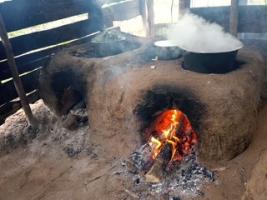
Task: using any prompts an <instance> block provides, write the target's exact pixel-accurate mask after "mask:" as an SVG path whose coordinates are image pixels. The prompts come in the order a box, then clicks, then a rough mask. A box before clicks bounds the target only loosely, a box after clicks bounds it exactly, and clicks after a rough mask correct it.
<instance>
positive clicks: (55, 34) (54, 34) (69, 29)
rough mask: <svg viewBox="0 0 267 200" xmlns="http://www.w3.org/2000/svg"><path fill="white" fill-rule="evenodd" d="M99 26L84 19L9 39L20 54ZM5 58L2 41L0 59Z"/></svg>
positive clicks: (94, 29) (83, 34)
mask: <svg viewBox="0 0 267 200" xmlns="http://www.w3.org/2000/svg"><path fill="white" fill-rule="evenodd" d="M100 28H101V25H99V24H98V23H95V22H94V21H93V20H84V21H81V22H76V23H74V24H69V25H65V26H61V27H58V28H55V29H51V30H45V31H41V32H36V33H32V34H28V35H23V36H20V37H16V38H12V39H10V41H11V44H12V46H13V49H14V53H15V55H16V56H17V55H20V54H23V53H25V52H28V51H31V50H34V49H39V48H43V47H47V46H50V45H55V44H58V43H61V42H65V41H68V40H72V39H75V38H80V37H83V36H85V35H88V34H90V33H93V32H96V31H98V30H99V29H100ZM2 59H5V53H4V48H3V45H2V43H1V44H0V60H2Z"/></svg>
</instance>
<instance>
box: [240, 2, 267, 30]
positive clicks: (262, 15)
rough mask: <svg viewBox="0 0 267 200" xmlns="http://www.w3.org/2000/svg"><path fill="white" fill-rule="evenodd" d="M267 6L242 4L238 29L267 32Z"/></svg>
mask: <svg viewBox="0 0 267 200" xmlns="http://www.w3.org/2000/svg"><path fill="white" fill-rule="evenodd" d="M266 19H267V6H240V7H239V21H238V23H239V24H238V31H239V32H240V33H264V32H267V23H266Z"/></svg>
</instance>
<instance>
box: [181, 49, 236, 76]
mask: <svg viewBox="0 0 267 200" xmlns="http://www.w3.org/2000/svg"><path fill="white" fill-rule="evenodd" d="M240 48H241V47H239V48H237V49H235V50H231V51H226V52H215V53H202V52H192V51H186V52H185V53H184V62H183V68H184V69H187V70H191V71H195V72H200V73H208V74H210V73H214V74H223V73H227V72H230V71H233V70H235V69H237V68H238V64H237V62H236V55H237V52H238V50H239V49H240Z"/></svg>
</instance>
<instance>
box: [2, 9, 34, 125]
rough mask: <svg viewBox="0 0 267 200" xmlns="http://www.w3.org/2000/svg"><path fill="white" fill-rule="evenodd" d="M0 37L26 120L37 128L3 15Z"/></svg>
mask: <svg viewBox="0 0 267 200" xmlns="http://www.w3.org/2000/svg"><path fill="white" fill-rule="evenodd" d="M0 37H1V40H2V43H3V45H4V47H5V53H6V56H7V60H8V64H9V67H10V70H11V73H12V76H13V80H14V85H15V88H16V90H17V92H18V95H19V97H20V100H21V105H22V107H23V110H24V112H25V115H26V118H27V120H28V122H29V123H30V125H32V126H33V127H35V126H36V125H37V124H36V120H35V118H34V117H33V114H32V111H31V108H30V106H29V103H28V101H27V97H26V94H25V91H24V88H23V85H22V82H21V79H20V77H19V74H18V70H17V66H16V62H15V58H14V54H13V50H12V46H11V44H10V42H9V39H8V36H7V31H6V28H5V24H4V21H3V18H2V15H1V14H0Z"/></svg>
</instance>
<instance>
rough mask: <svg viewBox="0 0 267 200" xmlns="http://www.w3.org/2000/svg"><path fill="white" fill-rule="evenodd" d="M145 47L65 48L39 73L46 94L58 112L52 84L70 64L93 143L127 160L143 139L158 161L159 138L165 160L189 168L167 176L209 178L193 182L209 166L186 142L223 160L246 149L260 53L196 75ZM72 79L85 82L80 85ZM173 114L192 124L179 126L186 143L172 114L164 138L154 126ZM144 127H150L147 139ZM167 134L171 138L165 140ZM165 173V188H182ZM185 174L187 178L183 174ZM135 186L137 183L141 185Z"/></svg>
mask: <svg viewBox="0 0 267 200" xmlns="http://www.w3.org/2000/svg"><path fill="white" fill-rule="evenodd" d="M88 46H90V45H88ZM149 48H150V47H149V45H147V44H144V45H143V46H142V47H140V48H138V49H135V50H132V51H130V52H126V53H123V54H119V55H115V56H110V57H105V58H89V57H86V56H85V57H83V56H76V54H75V53H73V52H74V51H77V52H81V50H82V51H84V50H85V51H87V45H86V44H83V45H81V46H76V47H73V48H71V49H66V50H64V51H63V52H60V53H58V54H57V55H55V56H54V58H53V59H52V61H51V62H50V64H49V66H47V67H46V68H45V70H44V71H43V73H42V76H41V89H42V93H43V95H42V96H43V99H44V101H45V103H46V104H47V105H48V106H49V107H50V108H51V109H52V110H55V111H56V113H58V114H59V117H60V113H61V112H60V108H59V107H58V105H59V104H58V102H59V101H62V99H59V98H58V97H59V96H60V95H56V94H55V91H54V90H53V88H52V86H51V85H52V84H51V83H52V82H53V81H54V80H53V77H54V74H55V73H57V74H60V73H63V72H64V71H66V70H71V71H72V75H71V74H70V76H72V77H78V78H76V79H75V80H73V83H75V84H73V87H74V88H75V90H76V91H78V92H81V93H82V94H83V95H81V96H82V97H83V101H84V102H85V103H86V109H87V113H88V120H89V125H90V128H91V129H92V130H93V134H91V140H92V142H98V143H99V145H101V147H102V149H103V151H104V152H106V153H107V155H109V156H110V157H112V158H113V157H116V158H125V159H128V158H129V155H134V156H132V158H136V155H137V157H138V156H139V157H140V151H139V150H138V149H139V148H141V149H143V147H144V146H143V145H145V144H146V143H148V147H150V148H152V149H154V150H155V149H157V150H158V149H160V151H159V153H158V151H156V152H157V153H156V154H152V158H153V157H154V158H155V160H158V158H160V157H161V154H164V152H166V151H165V150H163V149H161V148H162V147H161V145H158V146H157V145H156V146H155V145H154V143H153V142H155V141H156V140H157V141H156V142H155V143H157V142H158V141H160V142H163V141H164V142H163V143H165V144H166V145H164V149H168V148H167V146H170V149H169V150H167V154H168V156H167V157H168V159H165V160H167V166H168V164H169V161H174V160H176V161H179V163H183V164H182V165H179V166H188V167H186V169H183V167H176V168H174V170H178V171H175V172H174V173H172V174H184V175H185V176H186V177H187V176H189V175H188V174H191V175H190V176H195V175H196V176H197V175H198V173H199V171H201V173H200V174H202V175H203V174H204V175H205V174H206V175H207V176H206V175H205V176H202V178H203V179H197V180H201V181H202V180H204V179H205V178H207V177H211V178H210V179H209V178H208V180H212V179H213V178H212V176H211V175H210V172H209V171H208V170H207V169H206V168H205V167H202V166H201V165H199V163H198V159H197V157H196V154H194V153H193V154H190V153H189V152H190V151H187V147H186V146H187V143H188V142H189V150H191V149H194V146H195V144H196V140H197V141H198V145H197V154H198V155H199V157H200V158H201V159H203V160H206V161H216V160H228V159H231V158H233V157H234V156H236V155H238V154H239V153H241V152H242V151H244V149H246V147H247V146H248V145H249V143H250V140H251V137H252V134H253V130H254V127H255V119H256V113H257V112H256V111H257V110H256V108H257V105H258V103H259V99H260V91H261V87H262V80H263V77H264V72H263V69H264V67H263V59H262V58H261V56H259V55H258V54H257V53H255V52H252V51H250V50H249V49H244V50H242V51H240V53H239V56H238V59H239V60H242V62H243V63H244V64H243V65H242V66H241V67H240V68H239V69H237V70H235V71H232V72H230V73H227V74H220V75H219V74H200V73H196V72H191V71H187V70H184V69H182V67H181V61H180V60H169V61H160V60H152V57H153V56H152V57H151V54H150V53H149V52H150V50H149ZM228 83H231V84H228ZM70 84H71V83H70ZM75 85H79V86H80V85H82V88H83V89H82V91H79V87H76V86H75ZM62 91H64V89H63V90H62ZM180 111H181V113H180ZM176 112H177V113H180V116H184V117H183V118H184V119H188V121H189V122H190V124H189V123H187V124H189V125H186V126H185V128H184V130H183V131H182V132H184V133H186V132H187V129H188V130H189V129H190V131H188V132H190V133H189V137H187V136H185V138H186V140H185V142H184V143H179V142H178V139H179V140H180V139H183V136H180V135H179V134H178V135H177V131H176V130H177V125H175V123H174V122H176V120H174V122H172V120H169V122H171V124H172V123H174V124H172V128H171V131H169V132H168V133H169V134H168V136H166V137H165V136H164V137H162V135H164V131H162V129H161V128H160V130H161V131H156V132H153V131H154V130H158V123H159V122H160V121H162V117H163V118H165V117H164V116H165V115H167V116H168V114H169V113H172V114H171V115H173V114H174V113H176ZM174 116H176V114H174ZM185 116H186V117H185ZM169 119H172V117H170V118H169ZM163 121H164V120H163ZM178 121H179V120H178ZM185 121H186V122H188V121H187V120H185ZM186 122H184V123H185V124H186ZM153 123H156V125H155V124H153ZM159 124H160V123H159ZM151 127H152V128H151ZM168 128H169V127H167V129H168ZM164 130H165V128H164ZM174 130H175V131H174ZM193 130H194V131H193ZM178 132H179V131H178ZM195 132H196V134H197V137H195ZM145 133H148V137H146V134H145ZM173 133H175V134H173ZM159 134H161V135H159ZM170 135H171V137H170ZM185 135H186V134H185ZM176 137H177V138H176ZM179 137H181V138H179ZM196 138H197V139H196ZM167 139H170V141H169V142H167ZM162 140H163V141H162ZM100 141H101V142H100ZM173 143H174V144H173ZM149 144H150V145H149ZM169 144H171V145H169ZM114 146H116V148H114ZM165 146H166V148H165ZM177 146H178V147H177ZM174 147H175V150H174ZM177 148H178V150H177ZM181 148H182V150H181ZM183 150H185V152H183ZM133 152H134V153H133ZM170 152H171V153H170ZM153 153H154V152H153ZM178 153H179V155H178ZM180 154H182V157H183V159H181V158H180V156H181V155H180ZM130 157H131V156H130ZM135 160H136V159H135ZM137 160H138V159H137ZM152 160H153V159H152ZM171 163H172V162H171ZM153 166H156V165H154V164H153ZM169 166H170V165H169ZM152 168H153V167H150V168H149V169H148V170H146V171H150V169H152ZM179 170H180V171H179ZM166 171H168V170H166ZM147 173H148V172H147ZM163 173H165V172H164V170H163ZM138 174H139V173H137V175H136V176H138ZM134 176H135V175H134ZM164 176H165V175H164ZM185 176H182V175H181V176H180V177H185ZM165 177H166V178H165V179H164V180H165V182H164V183H168V184H167V185H168V187H167V189H168V188H170V187H174V188H176V189H177V187H176V186H177V185H180V186H183V184H182V182H183V179H181V178H180V179H179V180H178V179H177V178H175V177H173V176H165ZM168 177H169V178H168ZM170 180H176V182H172V181H170ZM186 180H191V179H188V177H187V178H186ZM194 180H196V179H194ZM181 181H182V182H181ZM171 183H173V184H174V185H175V186H174V185H173V184H171ZM191 183H192V184H194V183H195V182H190V184H191ZM165 186H166V184H163V185H160V186H159V185H156V186H155V185H154V186H153V187H155V188H156V189H155V188H154V189H155V190H156V191H158V190H160V193H161V192H163V193H164V191H165V190H164V189H163V188H165V189H166V187H165ZM129 187H132V186H129ZM134 187H137V186H134ZM138 187H142V184H141V186H138ZM151 187H152V186H151V185H150V188H151ZM159 188H160V189H159ZM187 188H188V187H187ZM189 188H192V187H189ZM196 191H199V190H198V189H197V190H196ZM165 192H166V191H165ZM142 194H143V193H142Z"/></svg>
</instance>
